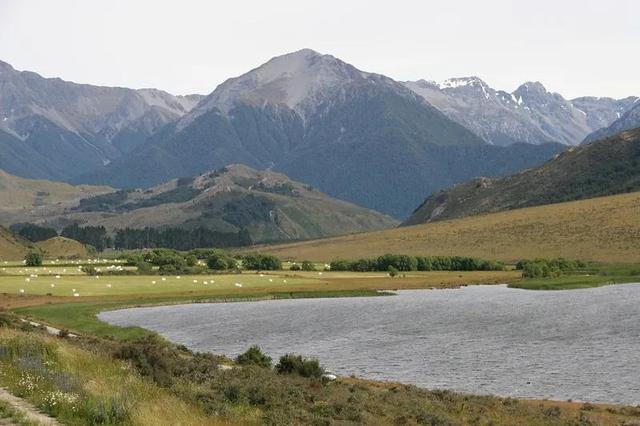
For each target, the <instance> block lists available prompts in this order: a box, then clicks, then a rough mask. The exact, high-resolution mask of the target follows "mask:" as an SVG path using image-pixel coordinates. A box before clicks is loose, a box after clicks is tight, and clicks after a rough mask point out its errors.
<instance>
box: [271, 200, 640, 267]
mask: <svg viewBox="0 0 640 426" xmlns="http://www.w3.org/2000/svg"><path fill="white" fill-rule="evenodd" d="M259 250H261V251H266V252H269V253H272V254H275V255H277V256H279V257H281V258H283V259H297V260H302V259H310V260H313V261H322V262H327V261H330V260H333V259H337V258H343V259H355V258H359V257H372V256H377V255H381V254H384V253H402V254H411V255H441V256H449V255H460V256H474V257H482V258H487V259H498V260H503V261H507V262H511V261H516V260H518V259H522V258H535V257H567V258H572V259H583V260H593V261H601V262H613V263H616V262H628V263H629V262H640V192H636V193H631V194H622V195H615V196H610V197H600V198H594V199H590V200H581V201H574V202H569V203H560V204H551V205H547V206H539V207H531V208H526V209H519V210H512V211H507V212H500V213H494V214H489V215H483V216H475V217H468V218H464V219H457V220H450V221H443V222H436V223H429V224H424V225H416V226H411V227H405V228H397V229H392V230H387V231H380V232H370V233H365V234H356V235H348V236H343V237H335V238H327V239H321V240H312V241H304V242H298V243H291V244H282V245H273V246H263V247H260V248H259Z"/></svg>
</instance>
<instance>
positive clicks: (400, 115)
mask: <svg viewBox="0 0 640 426" xmlns="http://www.w3.org/2000/svg"><path fill="white" fill-rule="evenodd" d="M562 149H563V147H562V146H561V145H544V146H533V145H524V144H517V145H513V146H509V147H498V146H493V145H490V144H488V143H486V142H485V141H484V140H483V139H482V138H480V137H478V136H477V135H475V134H474V133H473V132H471V131H469V130H468V129H467V128H465V127H464V126H462V125H460V124H459V123H456V122H455V121H453V120H451V119H449V118H448V117H447V116H446V115H445V114H443V113H442V112H441V111H439V110H438V109H437V108H435V107H433V106H432V105H431V104H429V103H428V102H427V101H425V100H424V99H423V98H422V97H421V96H419V95H417V94H416V93H414V92H413V91H411V90H409V89H408V88H407V87H406V86H405V85H404V84H402V83H399V82H396V81H394V80H392V79H390V78H388V77H385V76H382V75H379V74H374V73H368V72H364V71H361V70H358V69H357V68H355V67H353V66H352V65H349V64H347V63H345V62H343V61H341V60H339V59H337V58H334V57H333V56H330V55H321V54H319V53H317V52H314V51H312V50H308V49H305V50H301V51H298V52H294V53H291V54H287V55H283V56H279V57H276V58H273V59H272V60H270V61H269V62H267V63H266V64H264V65H262V66H260V67H258V68H256V69H254V70H252V71H250V72H248V73H246V74H244V75H242V76H240V77H237V78H233V79H230V80H227V81H226V82H224V83H223V84H221V85H220V86H219V87H218V88H216V90H215V91H214V92H213V93H211V94H210V95H208V96H207V97H206V98H204V99H203V100H202V101H201V102H200V103H199V104H198V105H197V106H196V107H195V108H194V109H193V110H192V111H191V112H189V113H187V114H185V115H184V116H183V117H182V118H180V119H179V120H178V121H177V122H175V123H173V124H170V125H167V126H166V127H165V128H163V130H162V131H161V132H159V133H158V134H157V135H156V136H153V137H152V138H151V139H150V140H149V142H148V143H146V144H145V145H142V146H140V147H138V148H137V149H135V150H134V151H133V152H131V153H130V154H129V155H127V156H126V157H123V158H121V159H119V160H116V161H114V162H113V163H112V164H109V165H107V166H105V167H104V168H103V169H102V170H98V171H96V172H94V173H91V174H88V175H84V176H82V177H81V178H78V179H74V181H75V182H78V183H80V182H88V183H93V184H108V185H112V186H116V187H126V186H132V185H133V186H150V185H155V184H158V183H159V182H162V181H165V180H167V179H170V178H174V177H178V176H184V175H194V174H198V173H201V172H202V171H203V170H208V169H215V168H219V167H223V166H224V165H226V164H229V163H235V162H238V163H243V164H246V165H248V166H250V167H252V168H256V169H265V168H266V169H273V170H277V171H280V172H283V173H285V174H287V175H288V176H289V177H291V178H292V179H295V180H297V181H300V182H305V183H309V184H311V185H313V186H315V187H317V188H318V189H320V190H321V191H323V192H326V193H327V194H329V195H331V196H333V197H337V198H340V199H344V200H347V201H350V202H354V203H356V204H359V205H362V206H365V207H368V208H372V209H375V210H378V211H381V212H383V213H386V214H389V215H392V216H394V217H405V216H406V215H407V214H409V212H411V211H412V210H413V209H414V208H415V206H416V205H417V204H418V203H419V202H420V200H421V199H422V198H423V197H424V194H425V193H430V192H433V191H434V190H437V189H440V188H443V187H446V186H448V185H451V184H452V183H455V182H459V181H463V180H466V179H469V178H471V177H473V176H477V175H490V176H494V175H501V174H505V173H510V172H515V171H518V170H521V169H522V168H526V167H531V166H534V165H538V164H540V163H541V162H543V161H544V160H546V159H548V158H549V157H551V156H553V155H554V154H556V153H558V152H560V151H561V150H562Z"/></svg>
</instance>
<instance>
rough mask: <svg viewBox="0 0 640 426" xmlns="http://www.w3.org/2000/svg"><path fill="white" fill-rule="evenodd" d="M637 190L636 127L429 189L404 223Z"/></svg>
mask: <svg viewBox="0 0 640 426" xmlns="http://www.w3.org/2000/svg"><path fill="white" fill-rule="evenodd" d="M631 191H640V129H635V130H630V131H626V132H623V133H620V134H618V135H616V136H613V137H611V138H608V139H604V140H600V141H596V142H592V143H589V144H586V145H581V146H579V147H575V148H572V149H570V150H568V151H566V152H564V153H562V154H560V155H559V156H557V157H556V158H554V159H553V160H551V161H549V162H547V163H545V164H544V165H543V166H541V167H538V168H535V169H530V170H525V171H524V172H521V173H519V174H516V175H513V176H508V177H503V178H497V179H489V178H477V179H474V180H472V181H470V182H467V183H463V184H459V185H455V186H453V187H452V188H450V189H448V190H444V191H441V192H439V193H435V194H433V195H431V196H430V197H429V198H427V199H426V200H425V202H424V203H423V204H422V205H421V206H420V207H418V208H417V209H416V211H415V212H414V213H413V215H412V216H411V217H410V218H409V219H408V220H406V221H405V222H404V223H403V225H405V226H407V225H415V224H419V223H425V222H431V221H436V220H444V219H453V218H460V217H465V216H472V215H478V214H482V213H492V212H497V211H502V210H510V209H517V208H521V207H529V206H535V205H541V204H551V203H557V202H562V201H569V200H578V199H584V198H592V197H598V196H602V195H609V194H617V193H622V192H631Z"/></svg>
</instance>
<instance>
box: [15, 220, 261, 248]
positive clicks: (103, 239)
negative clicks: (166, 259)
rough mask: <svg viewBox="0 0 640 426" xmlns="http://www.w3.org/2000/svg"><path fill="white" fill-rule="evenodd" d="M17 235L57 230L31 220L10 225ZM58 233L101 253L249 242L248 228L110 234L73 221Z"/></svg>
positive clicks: (44, 236) (32, 237)
mask: <svg viewBox="0 0 640 426" xmlns="http://www.w3.org/2000/svg"><path fill="white" fill-rule="evenodd" d="M10 229H11V230H12V231H13V232H15V233H16V234H18V235H20V236H22V237H23V238H26V239H27V240H29V241H31V242H34V243H35V242H38V241H44V240H48V239H49V238H53V237H57V236H58V232H57V231H56V230H55V229H53V228H50V227H47V226H41V225H36V224H33V223H18V224H14V225H12V226H11V227H10ZM60 235H61V236H63V237H66V238H71V239H73V240H76V241H80V242H81V243H82V244H85V245H88V246H91V247H93V248H94V249H96V250H97V251H99V252H101V251H103V250H104V249H106V248H115V249H118V250H137V249H145V248H161V247H162V248H170V249H175V250H192V249H195V248H198V247H241V246H248V245H251V244H252V240H251V236H250V235H249V231H247V230H246V229H241V230H240V231H238V232H219V231H212V230H211V229H208V228H204V227H199V228H193V229H183V228H162V229H158V228H150V227H147V228H144V229H132V228H124V229H117V230H116V231H115V237H113V238H112V237H111V236H110V234H109V233H108V232H107V230H106V229H105V227H104V226H80V225H79V224H77V223H75V224H72V225H68V226H66V227H64V228H63V229H62V231H61V232H60Z"/></svg>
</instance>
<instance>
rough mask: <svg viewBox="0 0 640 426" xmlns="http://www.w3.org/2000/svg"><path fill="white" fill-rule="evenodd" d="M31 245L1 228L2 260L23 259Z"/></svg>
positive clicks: (0, 252)
mask: <svg viewBox="0 0 640 426" xmlns="http://www.w3.org/2000/svg"><path fill="white" fill-rule="evenodd" d="M30 245H31V243H30V242H29V241H27V240H25V239H24V238H21V237H18V236H17V235H15V234H14V233H13V232H11V231H9V230H8V229H6V228H3V227H2V226H0V260H2V261H4V260H16V259H22V257H23V256H24V255H25V253H26V252H27V250H28V247H29V246H30Z"/></svg>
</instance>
